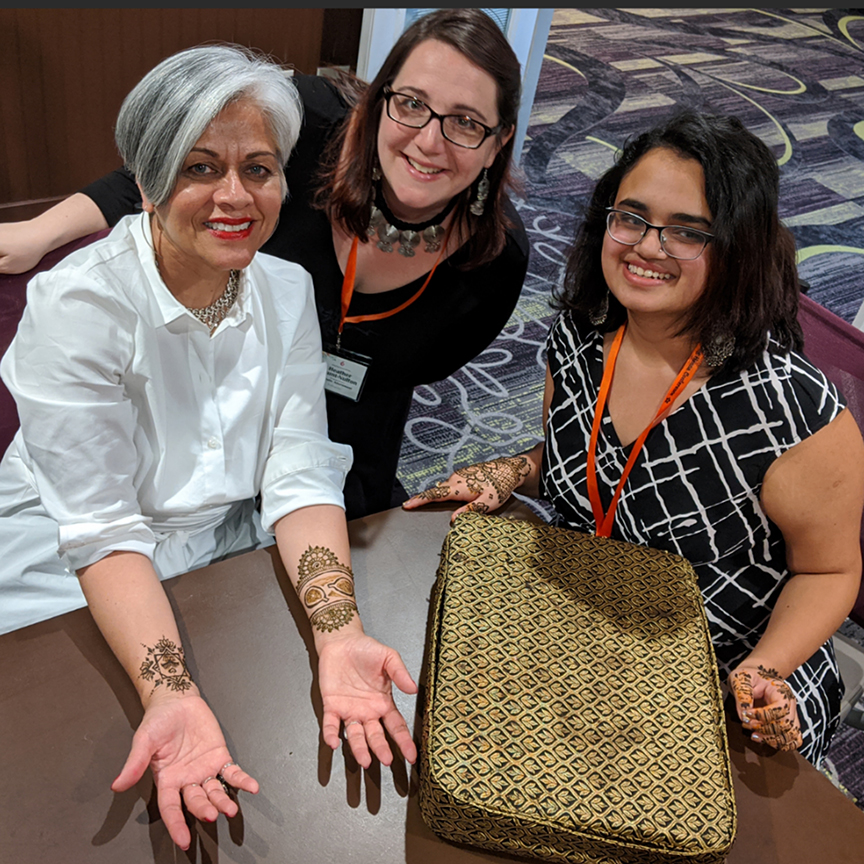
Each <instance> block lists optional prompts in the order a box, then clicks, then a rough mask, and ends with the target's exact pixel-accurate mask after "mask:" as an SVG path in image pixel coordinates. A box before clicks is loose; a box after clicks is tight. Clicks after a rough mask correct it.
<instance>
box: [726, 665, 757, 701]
mask: <svg viewBox="0 0 864 864" xmlns="http://www.w3.org/2000/svg"><path fill="white" fill-rule="evenodd" d="M729 686H730V687H731V688H732V694H733V695H734V696H735V698H736V699H737V700H738V702H739V703H740V705H741V707H742V708H749V707H751V706H752V705H753V684H752V682H751V680H750V674H749V673H748V672H736V673H735V674H734V675H733V676H732V678H731V679H730V681H729Z"/></svg>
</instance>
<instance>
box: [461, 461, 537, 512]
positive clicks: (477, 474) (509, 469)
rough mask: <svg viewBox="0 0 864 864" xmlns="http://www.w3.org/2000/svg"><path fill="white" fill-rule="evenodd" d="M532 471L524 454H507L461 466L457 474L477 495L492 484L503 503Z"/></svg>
mask: <svg viewBox="0 0 864 864" xmlns="http://www.w3.org/2000/svg"><path fill="white" fill-rule="evenodd" d="M530 471H531V464H530V462H529V461H528V460H527V459H526V458H525V457H524V456H505V457H502V458H501V459H493V460H492V461H491V462H480V463H478V464H477V465H469V466H468V467H467V468H460V469H459V470H458V471H456V474H457V475H458V476H459V477H461V478H462V479H463V480H464V481H465V484H466V485H467V486H468V488H469V489H470V490H471V491H472V492H473V493H474V494H475V495H480V494H481V493H482V492H483V489H484V488H485V487H486V486H487V485H491V486H492V487H493V488H494V489H495V491H496V492H497V493H498V501H499V502H502V503H503V502H504V501H505V500H506V499H507V498H509V497H510V495H511V493H512V492H513V490H514V489H515V488H516V487H517V486H518V485H519V484H520V483H521V482H522V480H523V479H524V478H525V477H527V476H528V474H529V472H530Z"/></svg>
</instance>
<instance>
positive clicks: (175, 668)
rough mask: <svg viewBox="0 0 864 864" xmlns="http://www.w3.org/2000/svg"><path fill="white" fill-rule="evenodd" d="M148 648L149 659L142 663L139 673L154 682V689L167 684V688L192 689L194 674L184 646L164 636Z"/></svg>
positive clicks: (177, 691)
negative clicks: (191, 672) (190, 671)
mask: <svg viewBox="0 0 864 864" xmlns="http://www.w3.org/2000/svg"><path fill="white" fill-rule="evenodd" d="M141 647H142V648H145V649H146V650H147V659H146V660H145V661H144V662H143V663H142V664H141V669H140V671H139V675H140V677H141V678H143V679H144V680H145V681H152V682H153V690H156V688H158V687H161V686H162V685H163V684H164V685H165V689H166V690H173V691H174V692H175V693H184V692H185V691H186V690H191V689H192V676H191V675H190V674H189V670H188V669H187V667H186V656H185V654H184V653H183V646H182V645H176V644H175V643H174V642H172V641H171V640H170V639H166V638H165V637H164V636H163V637H162V638H161V639H160V640H159V641H158V642H157V643H156V644H155V645H154V646H153V647H152V648H148V647H147V646H146V645H144V644H143V643H142V646H141Z"/></svg>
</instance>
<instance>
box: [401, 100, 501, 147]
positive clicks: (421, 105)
mask: <svg viewBox="0 0 864 864" xmlns="http://www.w3.org/2000/svg"><path fill="white" fill-rule="evenodd" d="M387 115H388V116H389V117H390V119H391V120H395V121H396V122H397V123H401V124H402V125H403V126H411V127H413V128H414V129H422V128H423V127H424V126H425V125H426V124H427V123H428V122H429V121H430V120H431V119H432V117H433V116H435V117H438V119H439V120H440V121H441V132H442V134H443V135H444V137H445V138H446V139H447V140H448V141H452V142H453V143H454V144H459V145H460V146H461V147H470V148H472V149H473V148H476V147H479V146H480V145H481V144H482V143H483V141H485V140H486V129H485V127H484V126H483V125H482V124H481V123H478V122H477V121H476V120H472V119H471V117H468V116H461V115H458V114H447V115H446V116H444V117H442V116H440V115H437V114H433V111H432V109H431V108H430V107H429V106H428V105H427V104H426V103H425V102H421V101H420V100H419V99H415V98H414V97H412V96H409V95H407V94H405V93H391V94H390V95H389V97H388V101H387Z"/></svg>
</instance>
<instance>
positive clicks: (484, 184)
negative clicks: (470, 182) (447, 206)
mask: <svg viewBox="0 0 864 864" xmlns="http://www.w3.org/2000/svg"><path fill="white" fill-rule="evenodd" d="M488 197H489V169H488V168H484V169H483V176H482V177H481V178H480V182H479V183H478V184H477V199H476V200H475V201H474V203H473V204H472V205H471V206H470V207H469V208H468V209H469V210H470V211H471V214H472V215H473V216H482V215H483V208H484V207H485V204H486V199H487V198H488Z"/></svg>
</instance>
